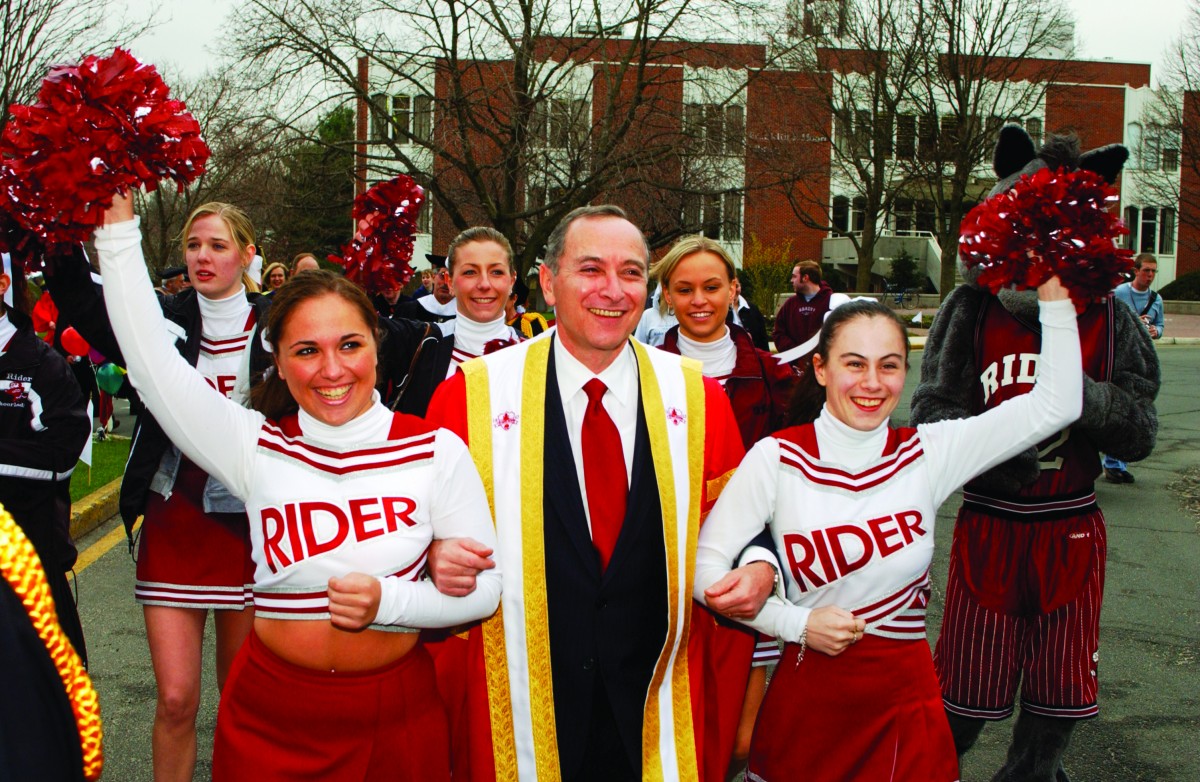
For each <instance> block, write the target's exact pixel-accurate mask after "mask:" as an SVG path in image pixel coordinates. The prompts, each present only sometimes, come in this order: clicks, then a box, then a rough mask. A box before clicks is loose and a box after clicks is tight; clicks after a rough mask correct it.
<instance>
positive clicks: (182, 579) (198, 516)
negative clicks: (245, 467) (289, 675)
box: [134, 459, 254, 611]
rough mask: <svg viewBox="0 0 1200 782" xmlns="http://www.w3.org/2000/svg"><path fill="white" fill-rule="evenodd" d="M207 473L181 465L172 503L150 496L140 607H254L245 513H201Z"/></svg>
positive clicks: (141, 541)
mask: <svg viewBox="0 0 1200 782" xmlns="http://www.w3.org/2000/svg"><path fill="white" fill-rule="evenodd" d="M207 480H208V475H207V473H205V472H204V470H202V469H200V468H199V467H197V466H196V465H195V464H193V463H192V462H191V461H190V460H188V459H184V460H183V463H182V464H181V465H180V466H179V475H178V476H177V477H176V479H175V486H174V487H173V489H172V491H171V497H170V499H164V498H163V496H162V495H161V494H159V493H158V492H153V491H152V492H149V499H148V500H147V502H146V516H145V518H144V519H143V520H142V527H141V532H140V533H139V535H138V548H137V583H136V584H135V586H134V596H135V597H136V598H137V601H138V602H139V603H141V604H142V605H152V606H171V607H178V608H198V609H204V610H207V609H210V608H211V609H227V610H234V611H241V610H243V609H245V608H248V607H250V606H251V605H253V592H252V591H251V585H252V584H253V583H254V560H253V558H252V557H251V555H250V523H249V520H248V519H247V517H246V514H245V513H205V512H204V502H203V496H204V484H205V481H207Z"/></svg>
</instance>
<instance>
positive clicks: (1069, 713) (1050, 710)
mask: <svg viewBox="0 0 1200 782" xmlns="http://www.w3.org/2000/svg"><path fill="white" fill-rule="evenodd" d="M1021 711H1027V712H1029V713H1030V714H1040V715H1041V716H1043V717H1063V718H1068V719H1074V720H1081V719H1086V718H1088V717H1095V716H1096V715H1097V714H1099V713H1100V706H1099V705H1098V704H1095V703H1089V704H1088V705H1086V706H1042V705H1040V704H1037V703H1030V702H1029V701H1027V700H1024V699H1022V700H1021Z"/></svg>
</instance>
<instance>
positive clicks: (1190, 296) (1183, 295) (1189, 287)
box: [1158, 272, 1200, 301]
mask: <svg viewBox="0 0 1200 782" xmlns="http://www.w3.org/2000/svg"><path fill="white" fill-rule="evenodd" d="M1158 295H1159V296H1162V297H1163V298H1164V299H1166V300H1168V301H1200V272H1191V273H1190V274H1185V275H1183V276H1182V277H1179V278H1178V279H1176V280H1175V281H1174V282H1172V283H1170V284H1168V285H1164V286H1163V288H1162V290H1160V291H1159V292H1158Z"/></svg>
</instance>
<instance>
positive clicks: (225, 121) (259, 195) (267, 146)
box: [137, 73, 348, 270]
mask: <svg viewBox="0 0 1200 782" xmlns="http://www.w3.org/2000/svg"><path fill="white" fill-rule="evenodd" d="M172 94H174V95H176V96H177V97H179V98H181V99H182V100H184V101H185V102H186V103H187V105H188V109H189V110H190V111H191V112H192V114H193V115H195V117H196V119H197V120H198V121H199V122H200V126H201V128H202V131H203V135H204V138H205V140H206V141H207V142H208V144H209V146H210V148H211V149H212V155H211V157H210V158H209V161H208V164H207V166H206V173H205V174H204V176H202V177H200V178H199V179H198V180H196V181H195V182H194V183H192V184H191V185H190V186H189V187H188V188H187V189H185V190H183V191H182V192H180V191H178V190H177V189H176V188H175V187H174V185H173V184H172V183H170V182H164V183H163V184H162V185H160V186H159V187H158V189H156V190H153V191H151V192H150V193H141V194H139V195H138V196H137V201H138V204H137V206H138V212H139V213H140V214H141V215H142V220H143V222H142V247H143V250H144V253H145V256H146V261H147V265H148V266H150V267H151V268H153V269H156V270H161V269H162V268H163V267H166V266H171V265H173V264H176V263H179V262H180V259H179V242H178V237H179V234H180V232H181V231H182V229H183V223H184V221H185V220H186V219H187V216H188V214H189V213H191V211H192V210H193V209H195V208H196V207H197V206H199V205H200V204H203V203H205V202H208V201H225V202H228V203H232V204H236V205H237V206H239V207H241V208H242V209H244V210H245V211H246V212H247V214H248V215H249V216H250V217H251V219H252V220H253V222H254V223H255V226H256V228H257V229H258V231H259V234H260V237H259V241H260V243H263V241H264V240H265V241H266V244H267V245H269V244H270V242H271V234H270V231H269V227H270V225H271V224H272V222H273V221H274V219H275V218H276V216H277V215H278V214H279V212H280V210H281V208H282V205H281V204H282V202H283V200H284V198H285V196H284V195H283V187H282V184H281V182H280V177H281V175H280V167H281V161H282V160H283V158H284V156H285V155H286V153H287V151H288V150H289V148H290V146H291V145H292V144H295V143H298V141H299V139H292V140H289V139H288V138H286V137H281V136H279V135H278V134H277V133H275V132H274V130H273V129H269V128H266V127H265V126H263V125H262V123H261V122H257V121H255V119H254V118H253V111H252V110H251V108H252V106H251V104H252V101H253V99H254V96H253V93H252V92H250V91H249V90H247V89H246V88H245V85H243V84H240V83H238V82H237V80H236V79H235V78H234V77H231V76H229V75H226V74H220V73H210V74H206V75H205V76H203V77H200V78H197V79H191V80H187V79H184V80H175V82H174V84H173V90H172ZM347 214H348V211H347ZM347 219H348V218H347ZM266 249H267V250H269V249H270V247H269V246H268V247H267V248H266Z"/></svg>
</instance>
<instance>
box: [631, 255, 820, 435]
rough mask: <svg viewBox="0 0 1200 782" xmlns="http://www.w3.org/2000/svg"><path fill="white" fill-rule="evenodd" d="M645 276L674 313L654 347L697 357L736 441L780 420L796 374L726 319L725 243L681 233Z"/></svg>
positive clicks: (729, 278) (730, 298) (728, 264)
mask: <svg viewBox="0 0 1200 782" xmlns="http://www.w3.org/2000/svg"><path fill="white" fill-rule="evenodd" d="M650 276H651V277H652V278H653V279H654V280H655V281H657V282H658V283H659V284H660V285H662V289H663V296H664V298H665V299H666V301H667V302H668V305H669V306H670V307H671V308H672V309H673V310H674V311H675V316H676V317H677V318H678V319H679V325H677V326H673V327H672V328H671V329H670V330H668V331H667V334H666V337H665V339H664V342H663V344H662V345H660V348H661V349H663V350H665V351H667V352H669V353H678V354H681V355H684V356H687V357H688V358H694V359H696V360H697V361H700V362H701V363H702V364H704V374H705V375H706V376H707V377H711V378H714V379H716V380H717V381H718V382H719V383H720V384H721V385H722V386H723V387H724V388H725V393H726V394H727V395H728V396H729V402H730V404H731V405H732V406H733V415H734V417H735V418H736V419H737V422H738V429H739V430H740V431H741V435H742V444H743V445H744V446H745V447H746V448H749V447H750V446H752V445H754V444H755V443H756V442H758V441H759V440H761V439H762V438H763V437H765V436H767V435H768V434H770V433H771V432H773V431H775V430H776V429H779V428H780V427H781V426H783V423H784V420H785V418H786V415H787V406H788V400H789V399H790V398H791V395H792V388H793V386H794V385H795V383H796V379H797V375H796V373H795V372H794V371H793V370H792V369H791V367H789V366H788V365H786V364H780V363H779V362H778V361H776V360H775V357H774V356H772V355H771V354H770V353H768V352H766V351H765V350H759V349H758V348H756V347H755V346H754V341H753V339H752V338H751V336H750V333H749V332H748V331H746V330H745V329H744V328H742V327H741V326H736V325H733V324H730V323H727V322H726V316H727V315H728V313H729V308H730V306H731V305H732V304H733V302H734V301H736V298H735V297H736V294H735V293H734V287H733V280H734V279H735V278H734V265H733V259H731V258H730V257H729V254H728V253H727V252H726V251H725V249H724V248H723V247H721V245H720V244H719V243H717V242H715V241H713V240H711V239H706V238H705V237H703V236H688V237H685V238H683V239H680V240H679V241H678V242H676V243H675V246H674V247H672V248H671V250H670V251H669V252H668V253H667V254H666V255H664V256H663V257H662V258H661V259H660V260H659V261H658V262H657V263H655V264H654V267H653V268H652V269H651V270H650Z"/></svg>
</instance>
